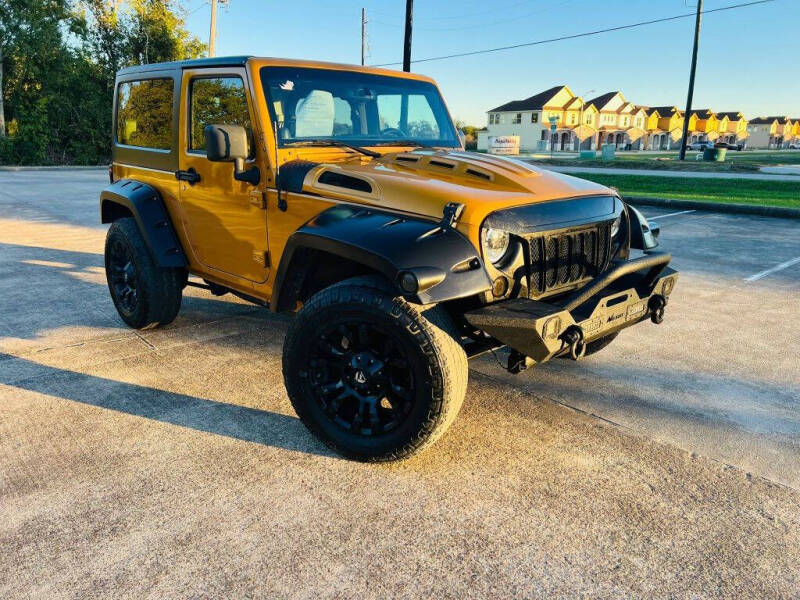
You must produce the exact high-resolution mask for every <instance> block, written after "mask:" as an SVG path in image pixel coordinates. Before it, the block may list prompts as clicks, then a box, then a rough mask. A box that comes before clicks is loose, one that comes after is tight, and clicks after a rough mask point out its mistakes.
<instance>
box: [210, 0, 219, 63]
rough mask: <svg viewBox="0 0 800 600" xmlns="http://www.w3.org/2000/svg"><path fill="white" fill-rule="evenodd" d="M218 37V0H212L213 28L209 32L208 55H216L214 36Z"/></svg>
mask: <svg viewBox="0 0 800 600" xmlns="http://www.w3.org/2000/svg"><path fill="white" fill-rule="evenodd" d="M215 37H217V0H211V30H210V31H209V32H208V57H209V58H211V57H213V56H214V41H215V40H214V38H215Z"/></svg>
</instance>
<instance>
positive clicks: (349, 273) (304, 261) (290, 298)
mask: <svg viewBox="0 0 800 600" xmlns="http://www.w3.org/2000/svg"><path fill="white" fill-rule="evenodd" d="M359 275H380V276H383V275H382V274H381V273H379V272H378V271H376V270H375V269H372V268H370V267H367V266H366V265H363V264H361V263H359V262H356V261H354V260H350V259H347V258H343V257H341V256H338V255H336V254H332V253H330V252H325V251H324V250H316V249H313V248H299V249H298V250H296V251H295V253H294V255H293V256H292V262H291V263H289V267H288V269H287V276H286V280H285V281H284V283H283V285H282V286H281V289H280V292H279V293H280V298H279V300H278V311H279V312H280V311H287V310H294V308H295V306H297V303H298V302H306V301H307V300H308V299H309V298H310V297H311V296H313V295H314V294H316V293H317V292H319V291H320V290H322V289H325V288H326V287H329V286H331V285H333V284H334V283H338V282H340V281H344V280H345V279H350V278H351V277H358V276H359Z"/></svg>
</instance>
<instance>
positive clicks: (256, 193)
mask: <svg viewBox="0 0 800 600" xmlns="http://www.w3.org/2000/svg"><path fill="white" fill-rule="evenodd" d="M250 204H252V205H253V206H255V207H256V208H260V209H261V210H264V209H265V208H267V194H266V192H262V191H261V190H250Z"/></svg>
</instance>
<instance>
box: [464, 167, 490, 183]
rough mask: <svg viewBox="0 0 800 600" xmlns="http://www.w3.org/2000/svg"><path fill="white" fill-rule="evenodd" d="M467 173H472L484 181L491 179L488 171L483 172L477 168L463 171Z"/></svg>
mask: <svg viewBox="0 0 800 600" xmlns="http://www.w3.org/2000/svg"><path fill="white" fill-rule="evenodd" d="M464 172H465V173H466V174H467V175H472V176H473V177H480V178H481V179H485V180H486V181H491V179H492V176H491V175H489V174H488V173H484V172H483V171H478V170H477V169H469V168H468V169H467V170H466V171H464Z"/></svg>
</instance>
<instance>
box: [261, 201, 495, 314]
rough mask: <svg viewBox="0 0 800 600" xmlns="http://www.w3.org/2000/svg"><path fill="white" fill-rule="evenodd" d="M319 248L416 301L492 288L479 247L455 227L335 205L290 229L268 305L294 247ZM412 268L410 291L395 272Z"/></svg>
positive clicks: (276, 301)
mask: <svg viewBox="0 0 800 600" xmlns="http://www.w3.org/2000/svg"><path fill="white" fill-rule="evenodd" d="M301 249H309V250H321V251H324V252H328V253H330V254H333V255H334V256H340V257H342V258H343V259H346V260H350V261H353V262H356V263H359V264H361V265H363V266H365V267H367V268H369V269H371V270H373V271H377V272H379V273H381V274H382V275H384V276H385V277H386V278H387V279H388V280H389V281H390V282H392V283H393V284H394V285H395V286H396V287H397V290H398V294H399V295H402V296H404V297H406V298H407V299H408V300H410V301H412V302H415V303H418V304H435V303H438V302H444V301H447V300H455V299H458V298H465V297H468V296H473V295H475V294H479V293H482V292H485V291H488V290H491V287H492V284H491V280H490V279H489V275H488V274H487V272H486V269H485V267H484V265H483V261H482V260H481V258H480V256H479V255H478V252H477V251H476V249H475V247H474V246H473V245H472V243H471V242H470V241H469V240H468V239H467V238H466V237H465V236H464V235H463V234H461V233H460V232H459V231H457V230H455V229H453V228H450V227H443V226H442V225H440V224H438V223H436V222H432V221H428V220H424V219H419V218H414V217H408V216H404V215H399V214H396V213H389V212H384V211H380V210H375V209H372V208H366V207H357V206H352V205H345V204H341V205H337V206H334V207H332V208H329V209H327V210H325V211H323V212H321V213H320V214H318V215H317V216H315V217H314V218H313V219H311V220H310V221H308V222H307V223H306V224H305V225H303V226H302V227H300V228H299V229H298V230H297V231H295V232H294V233H293V234H292V235H291V236H289V239H288V240H287V242H286V246H285V248H284V251H283V255H282V256H281V261H280V264H279V266H278V272H277V274H276V276H275V286H274V288H273V293H272V300H271V302H270V309H271V310H272V311H278V310H279V307H280V306H281V292H282V291H283V288H284V283H285V282H286V281H287V278H288V276H289V270H290V269H293V268H297V265H292V259H293V257H294V256H295V254H296V253H297V251H298V250H301ZM405 272H411V273H413V274H414V275H415V277H416V279H417V281H418V282H419V289H418V290H417V292H415V293H408V292H406V291H403V290H402V289H401V288H400V286H399V283H398V280H399V277H400V275H401V274H404V273H405Z"/></svg>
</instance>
